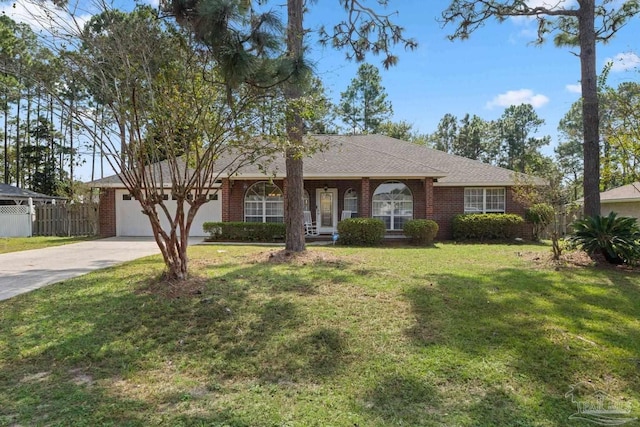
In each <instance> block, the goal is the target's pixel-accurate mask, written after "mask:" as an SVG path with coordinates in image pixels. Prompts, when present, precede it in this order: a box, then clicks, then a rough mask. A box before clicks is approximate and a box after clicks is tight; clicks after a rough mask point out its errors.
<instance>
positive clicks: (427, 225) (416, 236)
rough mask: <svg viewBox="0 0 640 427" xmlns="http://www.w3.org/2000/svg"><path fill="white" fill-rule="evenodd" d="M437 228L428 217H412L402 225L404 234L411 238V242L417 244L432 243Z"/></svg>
mask: <svg viewBox="0 0 640 427" xmlns="http://www.w3.org/2000/svg"><path fill="white" fill-rule="evenodd" d="M438 230H439V227H438V224H437V223H436V222H435V221H432V220H430V219H412V220H410V221H407V222H405V223H404V226H403V227H402V231H404V235H405V236H407V237H408V238H410V239H411V243H415V244H418V245H432V244H433V239H435V237H436V234H438Z"/></svg>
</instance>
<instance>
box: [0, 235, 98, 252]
mask: <svg viewBox="0 0 640 427" xmlns="http://www.w3.org/2000/svg"><path fill="white" fill-rule="evenodd" d="M95 238H96V237H93V236H71V237H56V236H36V237H0V254H6V253H8V252H18V251H28V250H30V249H41V248H47V247H49V246H60V245H68V244H69V243H78V242H83V241H85V240H93V239H95Z"/></svg>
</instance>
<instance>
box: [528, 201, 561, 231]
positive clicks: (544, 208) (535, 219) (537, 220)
mask: <svg viewBox="0 0 640 427" xmlns="http://www.w3.org/2000/svg"><path fill="white" fill-rule="evenodd" d="M554 217H555V209H553V206H551V205H550V204H548V203H537V204H535V205H533V206H531V207H530V208H529V209H527V211H526V212H525V215H524V219H525V220H526V221H527V222H530V223H531V224H533V238H534V239H535V240H540V238H541V237H542V233H543V232H544V230H545V229H546V228H547V226H548V225H549V224H551V223H552V222H553V219H554Z"/></svg>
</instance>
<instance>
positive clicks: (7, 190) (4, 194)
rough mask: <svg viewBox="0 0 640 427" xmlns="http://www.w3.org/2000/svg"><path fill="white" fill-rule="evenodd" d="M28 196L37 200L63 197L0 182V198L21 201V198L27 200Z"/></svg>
mask: <svg viewBox="0 0 640 427" xmlns="http://www.w3.org/2000/svg"><path fill="white" fill-rule="evenodd" d="M29 198H31V199H32V200H38V201H43V200H46V201H50V200H53V199H58V200H61V199H64V197H58V196H47V195H46V194H42V193H36V192H35V191H31V190H24V189H22V188H19V187H16V186H14V185H9V184H0V200H16V201H21V200H28V199H29Z"/></svg>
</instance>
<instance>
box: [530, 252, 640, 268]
mask: <svg viewBox="0 0 640 427" xmlns="http://www.w3.org/2000/svg"><path fill="white" fill-rule="evenodd" d="M521 256H522V257H523V258H525V259H526V260H528V261H531V262H532V263H533V264H535V265H536V266H538V267H541V268H554V269H556V270H559V269H561V268H584V267H595V268H599V269H611V270H619V271H629V272H639V273H640V266H635V267H634V266H629V265H614V264H609V263H608V262H607V261H606V260H605V259H604V257H603V256H601V255H599V254H594V255H592V256H590V255H589V254H587V253H586V252H584V251H580V250H575V251H564V252H563V253H562V255H560V259H559V260H554V259H553V254H552V253H550V252H549V253H540V252H524V253H522V254H521Z"/></svg>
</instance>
